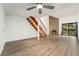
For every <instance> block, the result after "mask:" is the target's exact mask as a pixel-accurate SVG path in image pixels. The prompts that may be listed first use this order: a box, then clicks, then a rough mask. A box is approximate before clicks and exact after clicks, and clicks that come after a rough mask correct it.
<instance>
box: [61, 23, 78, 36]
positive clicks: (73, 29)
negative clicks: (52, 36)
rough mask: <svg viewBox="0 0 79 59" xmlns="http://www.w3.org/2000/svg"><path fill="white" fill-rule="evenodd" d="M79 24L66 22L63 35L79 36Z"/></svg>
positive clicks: (63, 26)
mask: <svg viewBox="0 0 79 59" xmlns="http://www.w3.org/2000/svg"><path fill="white" fill-rule="evenodd" d="M77 27H78V25H77V22H75V23H64V24H62V35H68V36H76V37H77V36H78V30H77V29H78V28H77Z"/></svg>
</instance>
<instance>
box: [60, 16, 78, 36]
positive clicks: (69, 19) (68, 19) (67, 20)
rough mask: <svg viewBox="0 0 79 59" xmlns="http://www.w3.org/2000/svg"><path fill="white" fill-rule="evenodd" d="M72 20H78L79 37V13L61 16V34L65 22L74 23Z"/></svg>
mask: <svg viewBox="0 0 79 59" xmlns="http://www.w3.org/2000/svg"><path fill="white" fill-rule="evenodd" d="M72 22H78V37H79V18H78V17H77V15H75V16H67V17H61V18H59V34H61V31H62V24H63V23H72Z"/></svg>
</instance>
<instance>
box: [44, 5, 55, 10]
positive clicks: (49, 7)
mask: <svg viewBox="0 0 79 59" xmlns="http://www.w3.org/2000/svg"><path fill="white" fill-rule="evenodd" d="M43 7H44V8H47V9H54V8H55V6H51V5H43Z"/></svg>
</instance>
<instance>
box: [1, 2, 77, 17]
mask: <svg viewBox="0 0 79 59" xmlns="http://www.w3.org/2000/svg"><path fill="white" fill-rule="evenodd" d="M48 4H49V3H48ZM2 5H3V7H4V10H5V13H6V14H9V15H15V16H19V17H28V16H35V17H43V16H46V15H53V14H55V13H57V12H58V11H63V10H65V9H67V8H70V7H72V6H77V5H78V4H76V3H50V5H54V6H55V8H54V9H53V10H50V9H45V8H43V9H42V11H43V13H42V14H41V15H39V13H38V9H37V8H35V9H33V10H30V11H27V10H26V9H27V8H28V7H30V6H33V5H35V4H33V3H4V4H2Z"/></svg>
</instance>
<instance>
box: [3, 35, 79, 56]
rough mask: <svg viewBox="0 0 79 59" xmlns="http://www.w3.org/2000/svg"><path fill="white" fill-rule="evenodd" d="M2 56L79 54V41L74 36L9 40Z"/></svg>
mask: <svg viewBox="0 0 79 59" xmlns="http://www.w3.org/2000/svg"><path fill="white" fill-rule="evenodd" d="M2 56H79V41H78V40H77V39H76V38H74V37H62V36H57V37H54V36H51V37H45V38H41V39H40V40H37V38H32V39H25V40H19V41H14V42H7V43H6V44H5V46H4V50H3V52H2Z"/></svg>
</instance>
